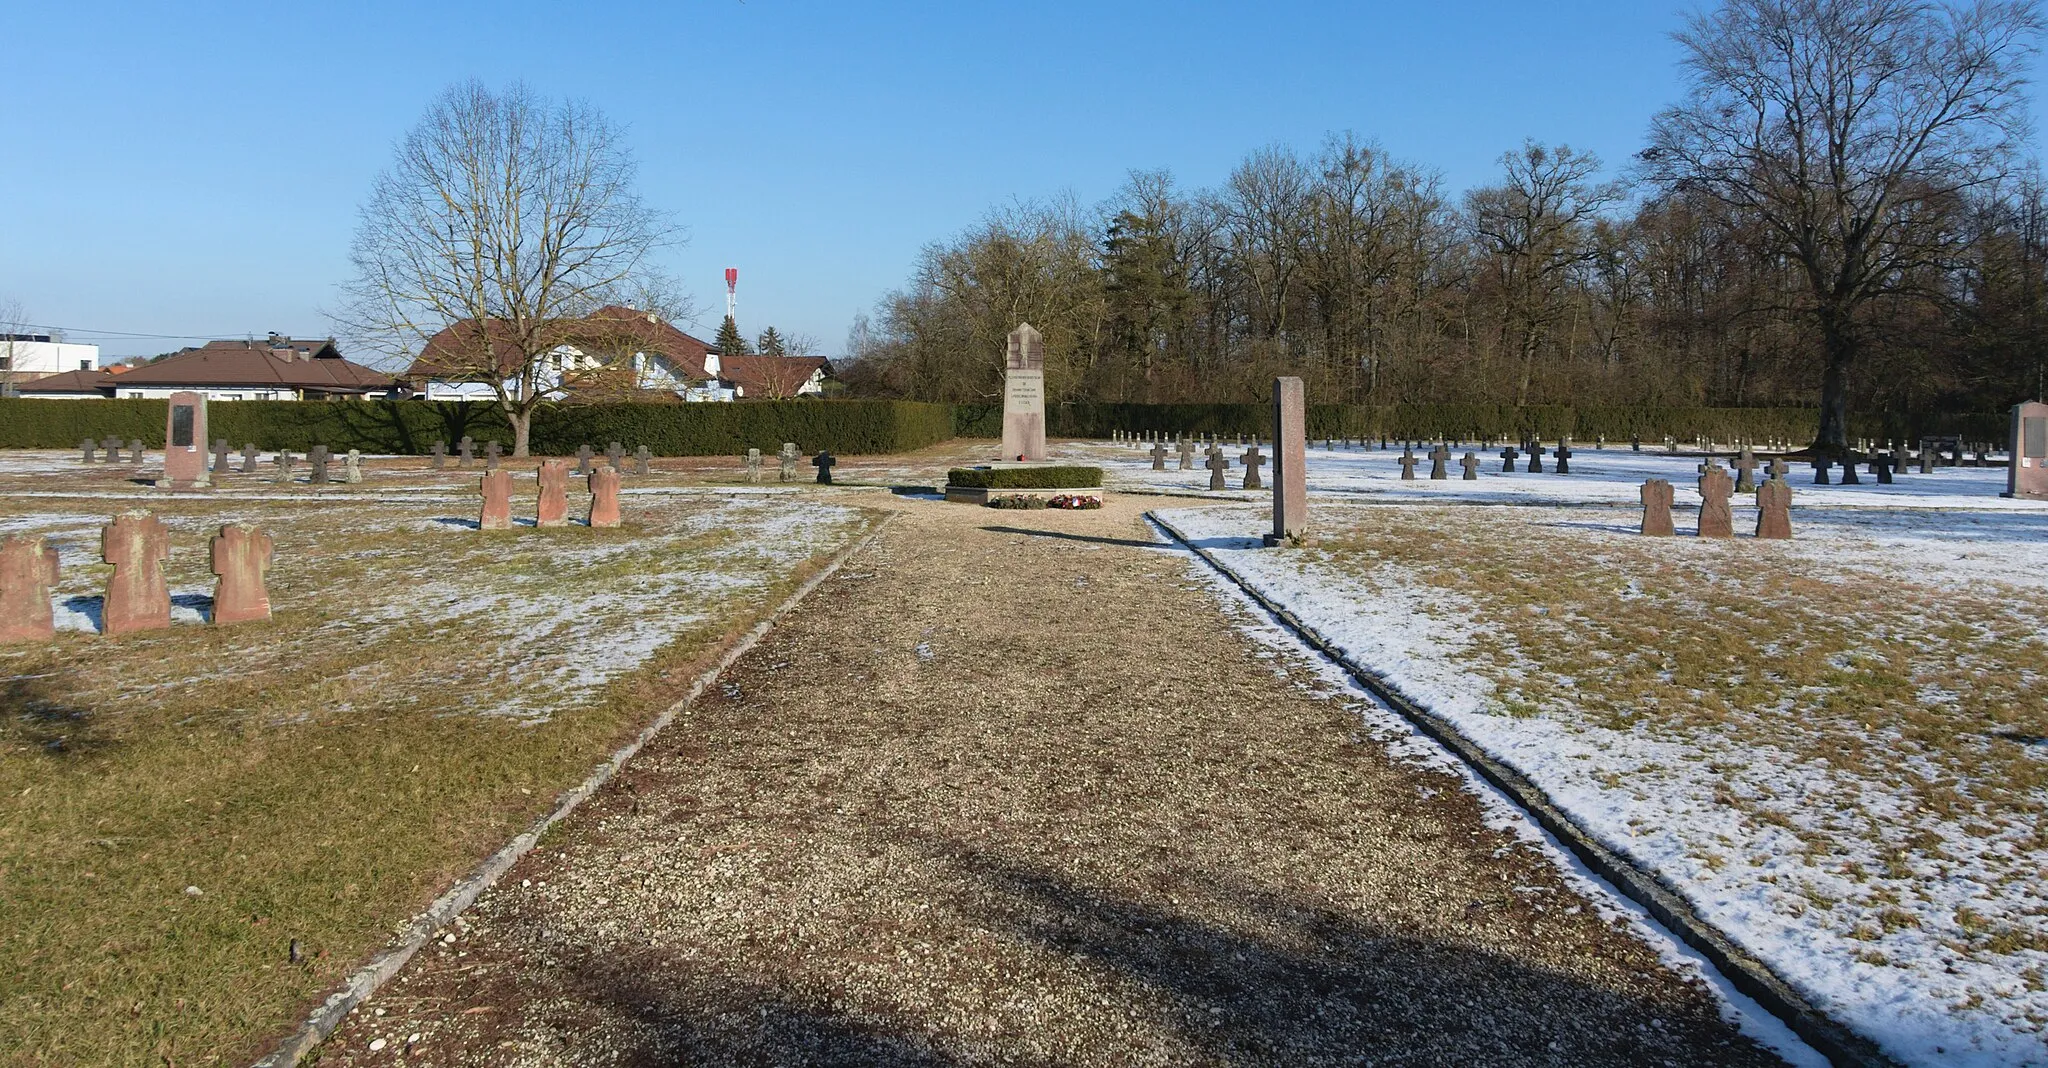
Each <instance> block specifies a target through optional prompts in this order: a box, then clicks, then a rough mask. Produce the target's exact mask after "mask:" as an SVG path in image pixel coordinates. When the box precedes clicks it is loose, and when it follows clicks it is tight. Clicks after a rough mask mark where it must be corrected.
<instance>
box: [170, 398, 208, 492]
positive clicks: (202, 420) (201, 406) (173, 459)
mask: <svg viewBox="0 0 2048 1068" xmlns="http://www.w3.org/2000/svg"><path fill="white" fill-rule="evenodd" d="M212 482H213V479H212V476H211V475H210V474H209V473H208V472H207V470H206V396H205V394H202V393H194V392H191V391H190V390H181V391H179V392H177V393H173V394H171V398H170V407H169V410H168V411H167V412H166V413H165V417H164V477H163V481H161V482H159V483H157V485H159V486H168V487H170V488H171V489H193V488H195V487H199V486H206V485H211V484H212Z"/></svg>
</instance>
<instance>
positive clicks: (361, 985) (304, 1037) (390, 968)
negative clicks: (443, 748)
mask: <svg viewBox="0 0 2048 1068" xmlns="http://www.w3.org/2000/svg"><path fill="white" fill-rule="evenodd" d="M895 520H896V515H895V514H894V513H892V514H890V515H887V516H884V517H883V518H882V520H881V522H879V523H876V524H875V526H874V529H872V530H870V531H868V532H867V533H866V534H864V535H862V536H861V537H860V539H859V540H857V541H855V542H854V543H853V544H851V545H849V546H847V547H846V548H844V549H842V550H840V551H839V553H838V554H837V555H835V556H834V557H833V558H832V560H831V562H830V563H827V564H826V565H825V566H824V567H822V568H820V569H819V570H818V573H817V574H815V575H812V576H811V577H810V578H808V579H805V580H804V582H803V585H801V586H798V587H797V588H796V590H795V591H794V592H792V593H791V594H790V595H789V596H788V597H787V598H785V599H784V600H783V602H782V603H781V604H779V605H777V606H776V607H775V609H774V610H773V611H771V612H769V613H768V615H767V616H766V617H764V618H763V619H762V620H761V621H760V622H758V623H756V624H754V626H753V628H752V629H751V630H749V631H747V633H746V634H745V635H744V636H742V637H741V638H740V639H739V640H738V641H736V642H734V643H733V644H732V646H731V647H730V648H728V649H727V650H726V651H725V654H724V655H723V656H721V657H719V658H718V662H717V663H715V664H713V665H711V667H709V668H707V669H705V671H704V673H703V674H701V675H698V676H697V678H696V679H695V680H694V681H693V682H691V683H690V689H689V692H687V693H685V694H684V695H683V697H682V699H681V700H678V701H676V702H675V703H674V704H672V705H670V706H668V708H666V709H664V710H663V711H662V713H661V715H659V716H657V717H655V719H654V722H652V723H650V724H648V725H647V726H646V727H645V728H642V730H641V731H640V733H639V734H638V735H635V736H634V738H633V740H632V741H629V742H627V743H626V744H625V745H623V746H620V747H619V749H618V750H617V751H616V752H614V753H612V755H611V756H609V757H607V758H606V759H605V760H604V762H603V763H600V764H599V765H598V766H597V768H596V769H595V770H594V771H592V772H591V773H590V776H589V777H588V778H586V779H584V780H583V782H582V783H580V784H578V785H577V786H574V787H572V788H570V789H569V790H568V791H566V792H564V793H563V794H562V795H561V797H560V798H558V799H557V800H556V802H555V807H554V808H552V809H550V810H549V811H548V813H547V814H546V815H544V816H542V817H541V818H540V819H538V820H536V821H534V823H533V824H532V825H531V826H529V827H528V828H527V829H526V830H524V831H521V832H520V833H519V834H518V835H516V836H515V837H513V839H512V840H511V841H510V842H507V843H505V845H504V846H503V847H501V848H500V849H499V850H498V851H497V852H495V853H493V854H491V855H490V856H489V857H487V858H485V859H484V861H483V863H481V864H479V865H477V866H476V867H475V868H474V869H472V870H471V871H470V873H469V874H468V875H465V876H463V877H462V878H461V879H458V880H456V883H455V885H454V886H451V887H449V888H448V891H447V892H446V893H444V894H442V895H441V896H440V897H439V898H436V899H435V900H434V903H433V904H432V905H429V906H428V907H427V910H426V911H425V912H423V913H420V914H419V915H418V916H416V917H414V918H413V920H412V922H411V923H410V924H408V925H407V927H406V929H405V933H404V934H403V935H401V936H400V938H399V940H398V944H397V945H394V946H391V947H389V948H387V949H384V950H382V951H381V952H379V953H377V955H375V956H373V957H371V958H370V961H369V963H367V964H365V965H363V966H362V967H361V968H359V969H357V970H356V972H355V973H354V974H353V975H350V976H349V977H348V980H347V982H345V983H344V984H342V987H341V989H339V990H337V991H335V992H334V993H332V994H330V995H328V997H327V1000H326V1001H324V1002H322V1003H321V1004H320V1007H319V1008H317V1009H315V1010H313V1013H312V1015H310V1016H308V1017H307V1018H306V1022H305V1023H303V1024H301V1025H300V1026H299V1029H298V1030H297V1031H295V1032H293V1033H292V1036H291V1037H290V1038H287V1039H285V1040H284V1042H282V1043H280V1044H279V1045H278V1047H277V1048H276V1049H275V1050H273V1051H271V1052H270V1054H269V1055H267V1056H265V1057H264V1058H262V1059H261V1060H258V1061H257V1062H256V1063H255V1064H254V1065H253V1066H252V1068H290V1066H292V1065H296V1064H297V1063H299V1061H300V1060H301V1059H302V1058H304V1057H305V1056H306V1054H308V1053H311V1052H312V1051H313V1050H314V1049H315V1048H316V1047H318V1046H319V1045H320V1043H322V1042H324V1041H326V1040H327V1037H328V1036H329V1035H332V1034H333V1033H334V1030H335V1028H337V1027H340V1026H341V1021H342V1020H343V1019H344V1018H345V1017H347V1016H348V1014H349V1013H350V1012H351V1011H353V1010H354V1009H355V1007H356V1006H358V1005H360V1004H362V1003H363V1002H364V1001H366V1000H368V999H369V997H370V995H371V994H373V993H375V992H376V991H377V988H378V987H381V986H383V985H384V984H385V983H387V982H389V981H390V980H391V978H392V977H393V976H395V975H397V974H398V971H399V969H400V968H403V967H405V962H406V961H408V960H411V959H412V955H413V954H414V953H417V952H419V951H420V949H421V948H423V947H424V946H425V945H426V944H427V943H428V942H429V941H430V940H432V939H433V937H434V935H435V934H436V933H438V932H439V931H440V929H441V928H442V927H445V926H447V925H448V923H449V922H451V921H453V920H454V919H455V917H457V916H459V915H461V914H462V912H463V911H464V910H466V909H468V908H469V906H470V905H471V904H473V903H475V901H476V899H477V898H478V897H479V896H481V895H482V894H483V892H484V891H485V890H488V889H490V888H491V887H492V886H495V885H496V884H497V882H498V880H499V878H501V877H502V876H503V875H504V874H505V873H506V872H507V871H509V870H511V868H512V865H513V864H515V863H517V862H518V861H519V858H521V857H523V856H525V855H526V854H527V853H528V852H530V851H531V850H532V849H533V847H534V845H535V844H537V843H538V842H539V841H540V837H541V835H542V834H544V833H546V832H547V829H548V828H549V827H552V826H554V825H555V824H556V823H557V822H559V821H560V820H561V819H562V818H563V817H565V816H567V815H569V813H571V812H574V811H575V810H576V807H577V806H578V805H581V804H582V803H583V802H584V801H586V800H588V799H589V798H590V796H591V795H592V794H595V793H596V792H597V791H598V790H599V789H600V788H602V787H603V786H604V784H605V783H607V782H610V781H611V779H612V777H613V776H614V775H617V774H618V772H619V769H620V768H622V767H624V766H625V764H626V761H628V760H631V759H632V758H633V756H634V754H636V753H638V752H639V751H640V750H641V748H642V747H644V746H645V745H646V744H647V743H648V742H650V741H653V740H654V736H655V735H657V734H660V733H661V731H662V729H663V728H665V727H667V726H668V725H669V723H670V722H672V721H673V720H674V719H675V718H676V716H677V715H679V714H681V713H682V712H683V710H685V709H687V708H689V707H690V706H691V705H692V704H694V703H695V702H696V700H697V698H699V697H701V696H703V694H704V691H706V690H708V689H710V688H711V684H712V683H713V682H716V681H717V680H718V677H719V676H720V675H723V674H725V672H726V670H727V669H728V668H730V667H732V665H733V664H734V663H735V662H736V661H738V660H739V658H740V657H742V656H745V655H746V654H747V652H748V651H749V650H751V649H753V647H754V646H755V645H756V644H758V643H759V642H760V641H761V639H762V638H764V637H766V636H767V634H768V631H769V630H770V629H772V628H773V627H774V625H775V623H776V621H778V620H780V619H781V618H782V617H783V616H785V615H787V614H788V613H789V612H790V610H791V609H793V608H795V607H796V606H797V605H798V604H800V603H801V602H802V601H803V599H804V598H805V597H807V596H809V595H810V593H811V591H812V590H814V589H816V588H818V586H819V585H820V584H822V583H823V582H824V581H825V580H826V579H828V578H831V577H832V576H833V574H834V573H836V572H837V571H838V570H839V568H840V566H841V565H843V564H844V563H846V561H848V560H849V559H852V557H853V555H854V554H855V553H857V552H860V551H861V550H862V549H865V548H867V546H868V544H869V543H870V542H873V541H874V540H875V539H876V538H877V537H879V536H880V535H881V533H882V531H883V530H885V529H887V528H888V526H889V524H890V523H893V522H895Z"/></svg>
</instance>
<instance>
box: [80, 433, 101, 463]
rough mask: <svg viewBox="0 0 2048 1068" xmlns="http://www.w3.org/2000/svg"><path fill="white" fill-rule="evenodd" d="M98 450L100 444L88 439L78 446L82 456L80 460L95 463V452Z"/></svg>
mask: <svg viewBox="0 0 2048 1068" xmlns="http://www.w3.org/2000/svg"><path fill="white" fill-rule="evenodd" d="M98 448H99V445H98V443H96V442H94V441H93V440H92V439H91V438H87V439H85V440H84V441H82V442H79V444H78V451H79V454H80V455H79V457H78V458H79V459H81V460H83V461H85V462H86V463H91V462H93V459H94V456H93V452H94V450H96V449H98Z"/></svg>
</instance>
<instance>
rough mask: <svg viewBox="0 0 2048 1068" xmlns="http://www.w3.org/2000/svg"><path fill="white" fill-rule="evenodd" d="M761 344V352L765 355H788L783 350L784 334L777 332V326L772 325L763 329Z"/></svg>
mask: <svg viewBox="0 0 2048 1068" xmlns="http://www.w3.org/2000/svg"><path fill="white" fill-rule="evenodd" d="M759 345H760V348H759V352H760V353H761V355H763V356H784V355H787V353H785V352H783V350H782V335H781V334H778V333H776V332H775V328H774V327H772V326H771V327H769V328H768V329H766V330H763V331H761V339H760V342H759Z"/></svg>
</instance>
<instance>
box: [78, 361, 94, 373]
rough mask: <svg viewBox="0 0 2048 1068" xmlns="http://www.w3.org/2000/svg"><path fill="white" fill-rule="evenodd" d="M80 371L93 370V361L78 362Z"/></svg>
mask: <svg viewBox="0 0 2048 1068" xmlns="http://www.w3.org/2000/svg"><path fill="white" fill-rule="evenodd" d="M78 369H79V370H81V371H90V370H92V361H91V360H80V361H78Z"/></svg>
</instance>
